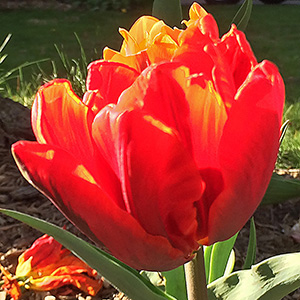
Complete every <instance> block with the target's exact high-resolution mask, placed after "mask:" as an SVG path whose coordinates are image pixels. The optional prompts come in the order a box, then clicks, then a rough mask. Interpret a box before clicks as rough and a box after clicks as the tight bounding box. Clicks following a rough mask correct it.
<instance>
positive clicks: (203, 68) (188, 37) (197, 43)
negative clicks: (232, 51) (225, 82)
mask: <svg viewBox="0 0 300 300" xmlns="http://www.w3.org/2000/svg"><path fill="white" fill-rule="evenodd" d="M178 40H179V48H178V49H177V50H176V52H175V53H174V57H173V60H172V61H175V62H179V63H181V64H184V65H185V66H187V67H188V68H189V69H190V73H191V74H199V73H202V74H205V76H206V78H207V79H208V80H210V79H211V72H212V68H213V66H214V63H213V60H212V59H211V57H210V56H209V55H208V54H207V53H206V52H205V46H206V45H208V44H211V43H213V41H212V40H211V38H210V37H209V35H204V34H203V33H202V32H201V30H200V28H199V27H198V26H197V24H193V25H191V26H190V27H188V28H187V29H186V30H185V31H183V32H182V33H181V34H180V35H179V38H178Z"/></svg>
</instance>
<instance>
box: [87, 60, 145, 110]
mask: <svg viewBox="0 0 300 300" xmlns="http://www.w3.org/2000/svg"><path fill="white" fill-rule="evenodd" d="M138 75H139V74H138V72H137V71H136V70H135V69H132V68H130V67H128V66H126V65H123V64H120V63H114V62H107V61H104V60H97V61H94V62H92V63H91V64H90V65H89V67H88V76H87V80H86V87H87V90H88V91H91V90H93V91H94V93H95V94H96V95H97V97H96V98H95V97H94V98H93V101H91V99H89V101H88V103H87V101H84V102H85V104H87V105H88V106H89V107H91V108H92V109H93V111H94V112H96V113H97V112H98V111H99V110H100V109H102V108H103V107H104V106H105V105H107V104H109V103H117V101H118V98H119V96H120V94H121V93H122V92H123V91H124V90H125V89H127V88H128V87H129V86H130V85H131V84H132V83H133V82H134V80H135V79H136V77H137V76H138Z"/></svg>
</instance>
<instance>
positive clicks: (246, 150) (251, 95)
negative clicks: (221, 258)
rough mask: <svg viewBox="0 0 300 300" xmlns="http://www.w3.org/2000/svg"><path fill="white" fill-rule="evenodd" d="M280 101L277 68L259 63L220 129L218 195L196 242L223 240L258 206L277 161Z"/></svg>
mask: <svg viewBox="0 0 300 300" xmlns="http://www.w3.org/2000/svg"><path fill="white" fill-rule="evenodd" d="M283 102H284V84H283V81H282V79H281V77H280V74H279V73H278V70H277V68H276V67H275V66H274V65H273V64H272V63H270V62H267V61H265V62H262V63H261V64H259V65H258V66H257V67H256V68H254V70H253V71H252V72H251V73H250V74H249V76H248V78H247V79H246V81H245V82H244V84H243V85H242V87H241V88H240V90H239V92H238V94H237V98H236V102H235V104H234V105H233V106H232V109H231V110H230V113H229V117H228V121H227V123H226V124H225V127H224V133H223V136H222V139H221V142H220V152H219V153H220V164H221V170H222V174H223V178H224V191H223V192H222V193H221V194H220V195H219V197H218V198H217V199H216V200H215V201H214V202H213V203H212V205H211V207H210V211H209V224H208V226H209V229H208V230H209V232H208V238H207V239H204V240H203V241H202V243H208V244H211V243H214V242H215V241H220V240H225V239H227V238H229V237H230V236H232V235H233V234H235V233H236V232H237V231H238V230H240V229H241V227H242V226H243V225H244V224H245V222H246V221H247V220H248V219H249V218H250V216H251V215H252V213H253V212H254V211H255V209H256V208H257V206H258V205H259V203H260V201H261V199H262V197H263V195H264V193H265V191H266V189H267V186H268V183H269V181H270V177H271V175H272V170H273V168H274V164H275V161H276V157H277V152H278V147H279V136H280V125H281V116H282V109H283ZM241 116H242V117H241ZM207 184H209V183H207Z"/></svg>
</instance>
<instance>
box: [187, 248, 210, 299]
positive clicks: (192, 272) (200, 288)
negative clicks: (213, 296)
mask: <svg viewBox="0 0 300 300" xmlns="http://www.w3.org/2000/svg"><path fill="white" fill-rule="evenodd" d="M184 272H185V280H186V289H187V296H188V300H207V299H208V298H207V287H206V276H205V267H204V254H203V247H202V246H201V247H200V249H199V250H198V251H197V254H196V255H195V257H194V258H193V260H191V261H190V262H188V263H186V264H185V265H184Z"/></svg>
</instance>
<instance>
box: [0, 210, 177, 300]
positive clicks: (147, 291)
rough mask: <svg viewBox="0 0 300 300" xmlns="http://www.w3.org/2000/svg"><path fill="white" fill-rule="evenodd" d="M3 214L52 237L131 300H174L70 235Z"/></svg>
mask: <svg viewBox="0 0 300 300" xmlns="http://www.w3.org/2000/svg"><path fill="white" fill-rule="evenodd" d="M0 212H2V213H4V214H5V215H7V216H10V217H12V218H14V219H17V220H19V221H21V222H24V223H26V224H27V225H30V226H31V227H33V228H36V229H38V230H40V231H42V232H44V233H47V234H48V235H51V236H53V237H54V239H56V240H57V241H58V242H59V243H61V244H62V245H63V246H64V247H66V248H68V249H69V250H71V251H72V252H73V253H74V254H75V255H77V256H78V257H79V258H80V259H82V260H83V261H85V262H86V263H87V264H88V265H89V266H90V267H92V268H94V269H95V270H97V271H98V272H99V273H100V274H101V275H102V276H103V277H104V278H105V279H106V280H107V281H108V282H110V283H111V284H112V285H113V286H115V287H116V288H117V289H118V290H120V291H122V292H123V293H124V294H126V295H127V296H128V297H129V298H131V299H132V300H163V299H164V300H165V299H168V300H175V298H173V297H172V296H169V295H167V294H166V293H164V292H163V291H162V290H160V289H159V288H157V287H155V286H154V285H152V284H151V283H150V281H148V280H147V279H145V278H144V277H143V276H142V275H140V274H139V272H138V271H136V270H134V269H132V268H130V267H129V266H127V265H125V264H124V263H122V262H120V261H119V260H117V259H116V258H114V257H113V256H111V255H109V254H108V253H106V252H104V251H102V250H100V249H98V248H97V247H95V246H93V245H91V244H89V243H87V242H85V241H83V240H81V239H80V238H78V237H76V236H75V235H73V234H71V233H70V232H68V231H66V230H64V229H62V228H59V227H57V226H55V225H53V224H50V223H47V222H45V221H43V220H39V219H37V218H34V217H31V216H28V215H25V214H22V213H19V212H15V211H11V210H6V209H0Z"/></svg>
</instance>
